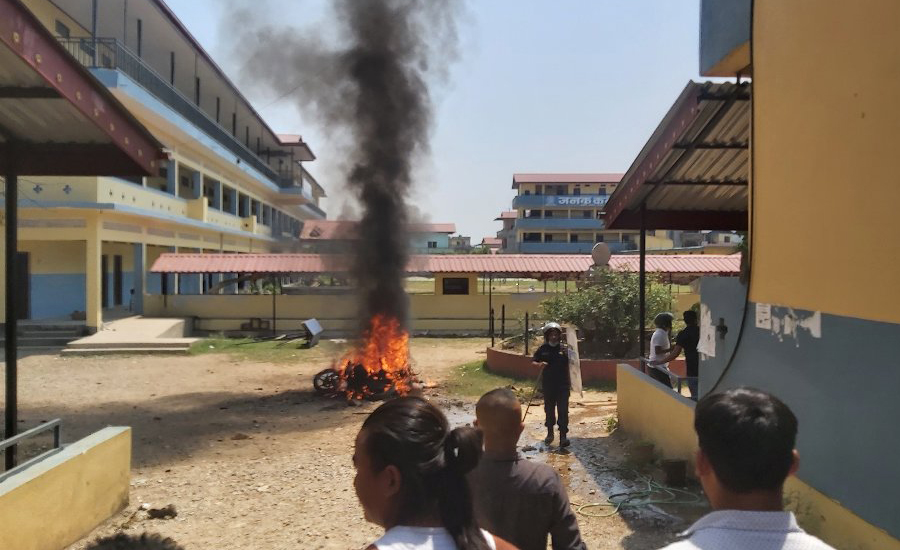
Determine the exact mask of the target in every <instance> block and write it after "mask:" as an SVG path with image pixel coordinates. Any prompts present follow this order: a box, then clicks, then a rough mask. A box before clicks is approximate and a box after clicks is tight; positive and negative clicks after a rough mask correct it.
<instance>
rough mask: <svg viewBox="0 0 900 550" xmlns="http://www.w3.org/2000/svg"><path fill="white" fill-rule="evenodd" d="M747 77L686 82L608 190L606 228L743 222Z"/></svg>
mask: <svg viewBox="0 0 900 550" xmlns="http://www.w3.org/2000/svg"><path fill="white" fill-rule="evenodd" d="M749 100H750V84H734V83H730V82H727V83H720V84H715V83H712V82H706V83H702V84H701V83H697V82H688V84H687V86H685V88H684V90H683V91H682V92H681V95H680V96H679V97H678V99H677V100H676V101H675V103H674V104H673V105H672V107H671V108H670V109H669V112H668V113H666V116H665V117H664V118H663V120H662V121H661V122H660V124H659V126H658V127H657V128H656V131H654V132H653V135H651V136H650V139H649V140H648V141H647V144H646V145H644V148H643V149H642V150H641V152H640V153H639V154H638V156H637V158H635V160H634V162H633V163H632V165H631V167H630V168H629V169H628V172H626V173H625V177H623V178H622V182H621V183H620V184H619V186H618V187H617V188H616V190H615V191H614V192H613V194H612V195H611V196H610V197H609V201H608V202H607V204H606V209H605V213H604V220H605V222H606V226H607V228H609V229H639V228H640V227H641V222H640V217H641V214H640V213H641V205H642V204H645V205H646V206H645V214H644V215H645V221H646V224H645V227H646V228H647V229H728V230H744V229H746V228H747V210H748V207H747V197H748V194H747V189H748V181H749V167H750V160H749V153H748V147H749V141H750V101H749Z"/></svg>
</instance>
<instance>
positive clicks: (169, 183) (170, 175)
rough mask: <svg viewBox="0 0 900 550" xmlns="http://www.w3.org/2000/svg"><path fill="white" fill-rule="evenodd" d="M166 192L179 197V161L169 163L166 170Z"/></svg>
mask: <svg viewBox="0 0 900 550" xmlns="http://www.w3.org/2000/svg"><path fill="white" fill-rule="evenodd" d="M166 192H167V193H171V194H173V195H175V196H176V197H177V196H178V161H177V160H174V159H172V160H170V161H168V167H167V168H166Z"/></svg>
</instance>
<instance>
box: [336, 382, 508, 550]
mask: <svg viewBox="0 0 900 550" xmlns="http://www.w3.org/2000/svg"><path fill="white" fill-rule="evenodd" d="M480 457H481V434H480V433H479V432H478V431H477V430H476V429H475V428H471V427H462V428H454V429H453V430H450V426H449V424H448V423H447V419H446V417H444V414H443V413H442V412H441V411H440V409H438V408H437V407H435V406H434V405H432V404H431V403H429V402H428V401H426V400H424V399H422V398H420V397H401V398H398V399H394V400H392V401H388V402H386V403H384V404H382V405H381V406H380V407H378V408H377V409H375V411H374V412H373V413H372V414H371V415H369V417H368V418H367V419H366V421H365V422H364V423H363V425H362V429H360V431H359V434H358V435H357V436H356V447H355V449H354V452H353V464H354V466H355V467H356V477H355V479H354V480H353V486H354V488H355V489H356V495H357V497H358V498H359V502H360V504H362V507H363V510H364V512H365V516H366V520H368V521H370V522H372V523H375V524H377V525H380V526H382V527H384V528H385V534H384V536H383V537H381V538H380V539H378V540H377V541H375V542H374V543H373V544H372V545H371V546H369V549H368V550H376V549H377V550H396V549H400V548H403V549H416V550H453V549H456V550H514V547H513V546H512V545H510V544H509V543H507V542H505V541H503V540H501V539H498V538H496V537H494V536H492V535H491V534H490V533H488V532H487V531H484V530H482V529H479V528H478V525H477V523H476V522H475V517H474V514H473V511H472V497H471V494H470V493H469V486H468V484H467V483H466V479H465V474H466V473H467V472H468V471H469V470H471V469H472V468H474V467H475V465H476V464H477V463H478V459H479V458H480Z"/></svg>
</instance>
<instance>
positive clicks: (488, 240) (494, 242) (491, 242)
mask: <svg viewBox="0 0 900 550" xmlns="http://www.w3.org/2000/svg"><path fill="white" fill-rule="evenodd" d="M481 245H482V246H503V239H500V238H497V237H485V238H483V239H481Z"/></svg>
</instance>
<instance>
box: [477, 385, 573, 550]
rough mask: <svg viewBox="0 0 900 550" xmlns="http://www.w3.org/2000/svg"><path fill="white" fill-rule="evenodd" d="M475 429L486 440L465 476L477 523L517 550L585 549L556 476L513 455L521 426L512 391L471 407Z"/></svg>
mask: <svg viewBox="0 0 900 550" xmlns="http://www.w3.org/2000/svg"><path fill="white" fill-rule="evenodd" d="M475 416H476V420H475V426H476V427H478V428H479V429H480V430H481V432H482V434H483V436H484V455H482V457H481V460H479V461H478V465H477V466H476V467H475V469H474V470H473V471H472V472H470V473H469V475H468V480H469V486H470V487H471V489H472V500H473V504H474V507H475V517H476V518H477V519H478V524H479V525H480V526H481V527H482V528H484V529H487V530H488V531H490V532H491V533H493V534H494V535H497V536H498V537H500V538H502V539H504V540H506V541H509V542H510V543H512V544H514V545H515V546H517V547H518V548H520V549H521V550H546V548H547V535H548V534H549V535H550V541H551V544H552V546H553V550H583V549H584V548H585V545H584V542H583V541H582V540H581V534H580V533H579V531H578V520H577V519H576V517H575V513H574V512H573V511H572V507H571V506H570V505H569V497H568V496H567V495H566V489H565V487H564V486H563V484H562V480H561V479H560V477H559V474H557V473H556V470H554V469H553V468H552V467H551V466H548V465H546V464H540V463H537V464H536V463H533V462H530V461H528V460H526V459H525V458H524V457H522V456H521V455H519V454H518V453H517V452H516V443H517V442H518V440H519V436H520V435H521V434H522V430H523V429H524V427H525V425H524V424H523V423H522V408H521V406H520V405H519V401H518V399H516V396H515V394H514V393H513V392H511V391H510V390H508V389H506V388H500V389H496V390H493V391H490V392H488V393H486V394H484V395H483V396H482V397H481V399H479V400H478V405H477V406H476V407H475Z"/></svg>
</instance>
